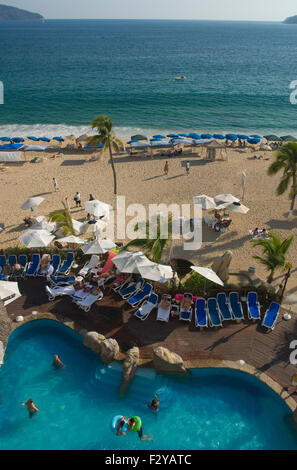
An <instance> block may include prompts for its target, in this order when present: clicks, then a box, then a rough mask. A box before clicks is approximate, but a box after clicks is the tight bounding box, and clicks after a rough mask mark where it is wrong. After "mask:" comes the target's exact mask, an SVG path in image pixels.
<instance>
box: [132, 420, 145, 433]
mask: <svg viewBox="0 0 297 470" xmlns="http://www.w3.org/2000/svg"><path fill="white" fill-rule="evenodd" d="M132 418H133V419H134V421H135V426H134V428H133V429H131V432H138V431H140V429H141V426H142V422H141V419H140V418H139V416H132Z"/></svg>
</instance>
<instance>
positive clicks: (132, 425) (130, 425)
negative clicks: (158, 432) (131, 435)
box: [128, 417, 154, 441]
mask: <svg viewBox="0 0 297 470" xmlns="http://www.w3.org/2000/svg"><path fill="white" fill-rule="evenodd" d="M136 425H137V423H136V420H135V419H134V417H133V418H129V419H128V431H131V432H135V431H134V428H135V426H136ZM137 434H138V436H139V439H140V440H141V441H153V440H154V439H153V438H152V437H151V434H143V429H142V424H141V426H140V428H139V429H138V430H137Z"/></svg>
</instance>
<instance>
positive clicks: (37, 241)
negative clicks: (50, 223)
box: [19, 228, 55, 248]
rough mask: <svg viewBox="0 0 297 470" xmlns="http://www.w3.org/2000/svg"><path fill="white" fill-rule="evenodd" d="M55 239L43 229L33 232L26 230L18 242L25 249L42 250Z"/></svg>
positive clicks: (32, 230)
mask: <svg viewBox="0 0 297 470" xmlns="http://www.w3.org/2000/svg"><path fill="white" fill-rule="evenodd" d="M54 238H55V236H54V235H52V234H51V233H50V232H48V231H47V230H44V229H37V230H34V228H32V229H28V230H26V232H24V233H23V234H22V235H21V236H20V237H19V240H20V241H21V242H22V243H23V245H25V246H26V247H27V248H42V247H45V246H48V245H49V244H50V242H51V241H53V239H54Z"/></svg>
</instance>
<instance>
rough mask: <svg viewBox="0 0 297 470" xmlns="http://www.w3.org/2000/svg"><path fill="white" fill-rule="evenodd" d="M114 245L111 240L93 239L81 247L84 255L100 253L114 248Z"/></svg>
mask: <svg viewBox="0 0 297 470" xmlns="http://www.w3.org/2000/svg"><path fill="white" fill-rule="evenodd" d="M115 247H116V245H115V243H114V242H113V241H112V240H109V239H104V240H94V241H93V242H90V243H88V244H87V245H85V246H84V247H83V248H82V251H83V252H84V253H85V254H86V255H101V254H103V253H107V252H108V251H110V250H112V249H113V248H115Z"/></svg>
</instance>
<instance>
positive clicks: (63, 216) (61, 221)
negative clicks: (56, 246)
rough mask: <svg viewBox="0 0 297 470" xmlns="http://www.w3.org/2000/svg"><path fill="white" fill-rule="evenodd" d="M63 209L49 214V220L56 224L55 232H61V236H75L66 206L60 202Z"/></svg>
mask: <svg viewBox="0 0 297 470" xmlns="http://www.w3.org/2000/svg"><path fill="white" fill-rule="evenodd" d="M62 204H63V207H64V209H59V210H56V211H54V212H51V213H50V220H51V221H52V222H56V223H57V230H56V232H57V231H58V230H62V232H63V235H64V236H66V235H75V231H74V227H73V223H72V219H71V215H70V212H69V210H68V208H67V206H66V204H65V203H64V202H63V201H62Z"/></svg>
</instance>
